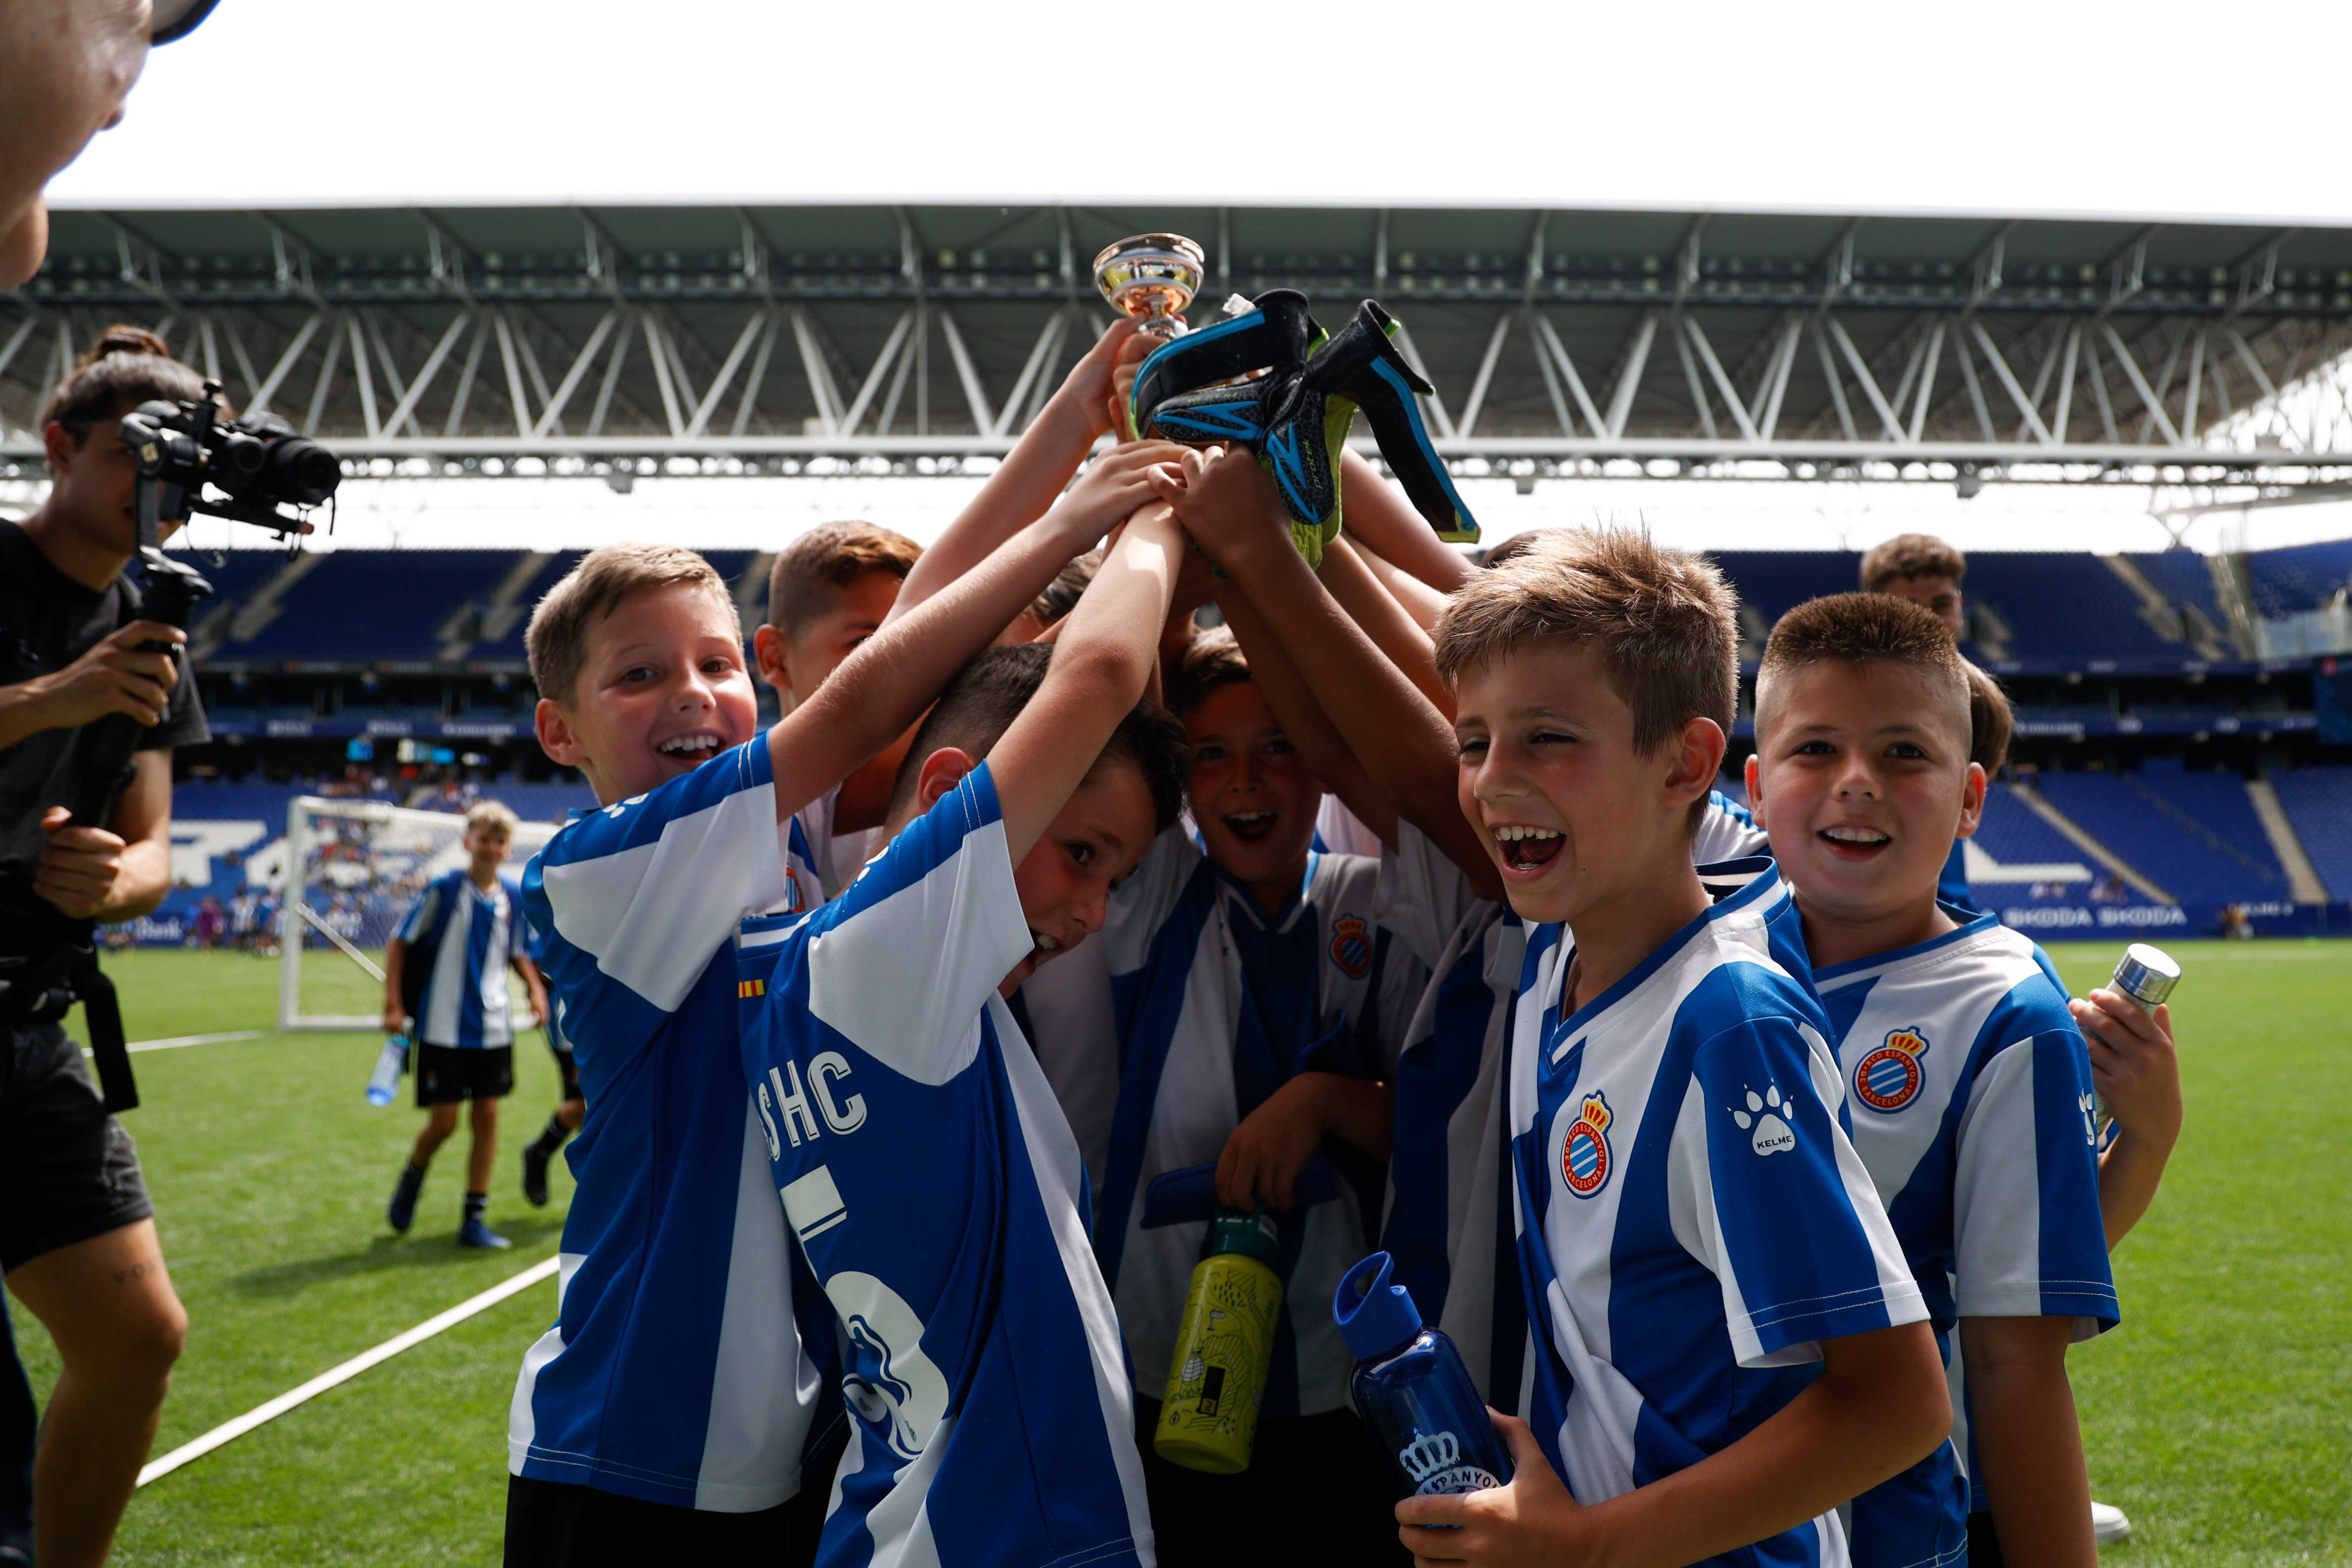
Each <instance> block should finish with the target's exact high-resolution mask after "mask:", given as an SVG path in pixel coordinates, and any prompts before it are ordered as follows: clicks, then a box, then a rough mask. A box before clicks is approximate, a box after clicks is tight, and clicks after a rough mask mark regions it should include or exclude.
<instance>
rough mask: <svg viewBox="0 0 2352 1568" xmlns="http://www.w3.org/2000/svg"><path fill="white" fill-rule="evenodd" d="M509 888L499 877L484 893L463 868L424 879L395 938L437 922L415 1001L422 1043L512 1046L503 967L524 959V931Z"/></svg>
mask: <svg viewBox="0 0 2352 1568" xmlns="http://www.w3.org/2000/svg"><path fill="white" fill-rule="evenodd" d="M514 893H515V889H514V888H513V887H512V885H511V884H509V882H508V881H507V880H506V879H504V878H503V877H501V878H499V879H497V880H496V881H494V882H492V883H491V884H490V889H489V891H488V892H484V891H483V890H482V889H479V888H478V887H476V886H475V885H474V879H473V878H472V877H471V876H470V875H468V874H467V870H466V868H464V867H462V866H461V867H459V868H457V869H456V870H454V871H445V872H443V873H442V874H441V875H440V876H438V877H436V878H434V879H433V880H432V881H430V882H428V883H426V884H425V891H424V892H422V893H420V894H418V895H417V899H416V902H415V903H414V904H412V905H410V906H409V910H408V918H407V919H406V920H404V921H401V922H400V931H399V933H398V934H399V937H400V940H401V941H403V942H410V943H414V942H415V941H416V940H417V939H418V938H419V937H422V936H425V935H426V934H427V933H429V932H430V931H432V930H433V929H434V927H435V925H436V923H437V924H438V925H439V926H440V929H441V945H440V947H439V948H438V949H437V950H436V952H434V954H433V974H432V977H431V978H430V979H428V980H427V981H425V999H424V1001H423V1002H422V1003H420V1004H419V1005H418V1009H417V1010H418V1012H419V1013H420V1014H422V1015H423V1016H420V1017H419V1018H418V1019H417V1020H416V1034H417V1037H418V1038H419V1039H421V1040H422V1041H424V1042H425V1044H426V1045H428V1046H452V1047H457V1049H459V1050H482V1049H486V1048H489V1047H498V1046H511V1045H513V1044H514V1016H513V1014H512V1013H511V1012H510V1011H509V1002H508V999H507V966H508V965H509V963H512V962H513V961H514V960H515V959H518V958H521V957H525V956H527V954H528V952H529V949H528V946H527V942H528V932H527V931H525V929H524V926H523V922H522V921H521V919H520V911H518V910H516V909H515V906H514Z"/></svg>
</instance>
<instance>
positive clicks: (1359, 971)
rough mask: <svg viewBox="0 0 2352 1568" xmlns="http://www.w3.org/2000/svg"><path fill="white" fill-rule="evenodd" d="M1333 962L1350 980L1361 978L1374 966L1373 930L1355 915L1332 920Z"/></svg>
mask: <svg viewBox="0 0 2352 1568" xmlns="http://www.w3.org/2000/svg"><path fill="white" fill-rule="evenodd" d="M1331 962H1332V963H1336V964H1338V965H1339V973H1342V974H1345V975H1346V976H1347V977H1348V978H1349V979H1350V980H1361V979H1362V978H1363V977H1364V976H1365V974H1366V973H1369V972H1370V969H1371V967H1372V932H1371V928H1370V927H1369V926H1367V925H1365V924H1364V922H1363V921H1360V920H1359V919H1358V918H1357V917H1355V916H1354V915H1341V916H1340V917H1339V919H1338V920H1336V921H1332V922H1331Z"/></svg>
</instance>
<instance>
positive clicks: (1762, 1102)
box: [1731, 1083, 1797, 1158]
mask: <svg viewBox="0 0 2352 1568" xmlns="http://www.w3.org/2000/svg"><path fill="white" fill-rule="evenodd" d="M1788 1109H1789V1102H1788V1101H1787V1100H1782V1099H1781V1098H1780V1085H1779V1084H1777V1083H1768V1084H1766V1085H1765V1086H1764V1092H1763V1093H1761V1094H1759V1093H1757V1092H1756V1091H1755V1090H1754V1089H1749V1090H1748V1109H1747V1110H1740V1109H1738V1107H1736V1106H1735V1107H1733V1109H1732V1112H1731V1122H1732V1125H1733V1126H1735V1127H1737V1128H1738V1129H1739V1130H1740V1131H1742V1132H1747V1133H1749V1134H1750V1136H1749V1138H1748V1147H1749V1148H1751V1149H1753V1150H1755V1151H1756V1153H1757V1156H1758V1157H1759V1158H1762V1157H1764V1156H1767V1155H1771V1154H1785V1153H1787V1152H1789V1151H1790V1150H1791V1149H1794V1148H1795V1147H1796V1146H1797V1132H1796V1129H1794V1128H1792V1127H1790V1125H1789V1124H1788V1122H1786V1121H1782V1120H1781V1117H1780V1112H1782V1111H1783V1110H1788Z"/></svg>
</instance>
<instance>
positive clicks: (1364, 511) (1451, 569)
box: [1339, 451, 1472, 595]
mask: <svg viewBox="0 0 2352 1568" xmlns="http://www.w3.org/2000/svg"><path fill="white" fill-rule="evenodd" d="M1339 506H1340V513H1339V515H1340V516H1341V517H1343V518H1345V519H1346V520H1347V529H1348V531H1349V533H1352V534H1354V535H1355V536H1356V537H1357V538H1358V539H1359V540H1361V541H1362V542H1364V543H1366V544H1368V545H1370V547H1371V548H1372V549H1373V550H1375V551H1377V552H1379V553H1380V554H1381V557H1382V558H1383V559H1384V560H1387V561H1389V562H1391V563H1393V564H1394V565H1395V566H1397V567H1398V568H1399V569H1400V570H1402V571H1403V572H1405V573H1408V574H1411V575H1412V576H1414V577H1417V578H1419V579H1420V580H1421V581H1422V582H1423V583H1426V584H1429V585H1430V586H1431V587H1433V588H1434V589H1436V590H1437V591H1438V593H1439V594H1440V595H1446V594H1451V593H1453V592H1454V590H1455V589H1456V588H1459V587H1460V586H1462V584H1465V583H1466V582H1468V581H1469V580H1470V574H1471V571H1472V567H1471V565H1470V563H1468V562H1467V561H1465V560H1464V559H1462V557H1461V556H1460V555H1459V554H1457V553H1456V552H1454V549H1453V548H1452V547H1451V546H1449V545H1448V544H1447V543H1446V542H1445V541H1444V540H1442V539H1440V538H1438V537H1437V535H1436V534H1435V533H1433V532H1432V531H1431V530H1430V526H1429V522H1428V520H1427V519H1425V518H1423V516H1422V515H1421V513H1419V512H1417V511H1415V510H1412V502H1410V501H1408V500H1405V499H1404V492H1403V491H1402V490H1400V489H1397V488H1396V486H1394V485H1392V484H1391V483H1389V482H1388V481H1387V480H1386V479H1382V478H1381V471H1380V470H1379V469H1378V468H1374V467H1372V465H1371V463H1370V461H1369V460H1368V459H1366V458H1362V457H1360V456H1359V455H1358V454H1356V453H1354V452H1352V451H1351V452H1349V453H1348V454H1347V455H1346V456H1344V457H1342V458H1340V459H1339Z"/></svg>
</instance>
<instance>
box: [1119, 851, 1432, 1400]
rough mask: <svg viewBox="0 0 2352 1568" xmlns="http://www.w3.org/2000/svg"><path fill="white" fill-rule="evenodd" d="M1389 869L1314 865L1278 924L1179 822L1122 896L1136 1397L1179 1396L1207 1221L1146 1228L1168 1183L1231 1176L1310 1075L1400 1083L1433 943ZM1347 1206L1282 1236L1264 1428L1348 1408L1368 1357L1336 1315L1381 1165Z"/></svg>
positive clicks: (1122, 1178) (1125, 1133)
mask: <svg viewBox="0 0 2352 1568" xmlns="http://www.w3.org/2000/svg"><path fill="white" fill-rule="evenodd" d="M1393 869H1394V866H1393V862H1391V861H1390V860H1388V859H1387V858H1383V859H1381V860H1369V859H1366V858H1363V857H1361V856H1356V855H1325V854H1318V853H1312V852H1310V853H1309V854H1308V856H1307V870H1306V874H1305V875H1304V877H1303V878H1302V879H1301V880H1300V885H1299V889H1298V891H1297V895H1296V897H1295V898H1294V899H1293V900H1292V901H1291V902H1290V904H1289V906H1288V907H1287V908H1286V909H1285V910H1282V911H1280V912H1279V913H1278V914H1276V915H1275V916H1273V917H1271V918H1269V917H1268V916H1267V914H1266V912H1265V910H1264V909H1263V908H1261V907H1260V905H1259V904H1258V902H1257V900H1256V899H1255V897H1254V896H1253V895H1252V894H1251V893H1250V892H1249V891H1248V890H1247V889H1244V888H1243V887H1241V886H1240V885H1239V884H1238V883H1236V882H1234V881H1233V880H1232V879H1230V878H1228V877H1226V876H1225V875H1224V873H1223V872H1222V871H1220V870H1219V869H1218V868H1216V866H1215V865H1214V864H1213V862H1211V861H1210V860H1209V858H1207V857H1206V856H1205V855H1204V854H1202V850H1201V847H1200V846H1199V845H1197V844H1196V843H1194V842H1193V840H1192V837H1190V836H1189V835H1187V834H1186V833H1185V832H1184V831H1183V829H1182V827H1181V825H1179V826H1174V827H1171V828H1170V829H1169V830H1168V831H1166V832H1165V833H1162V834H1161V835H1160V837H1159V838H1158V839H1157V840H1155V841H1154V842H1153V844H1152V846H1151V848H1150V850H1149V851H1148V852H1147V853H1146V854H1145V856H1144V858H1143V862H1142V864H1141V865H1140V866H1139V867H1138V868H1136V871H1135V874H1134V875H1133V876H1132V877H1130V878H1129V879H1128V881H1127V883H1126V884H1125V886H1123V887H1122V888H1120V889H1119V890H1118V893H1117V894H1115V895H1114V896H1113V897H1112V900H1111V905H1110V910H1109V913H1108V921H1107V923H1106V924H1105V926H1104V928H1103V932H1102V937H1101V939H1100V940H1101V941H1102V942H1103V950H1104V953H1105V955H1106V957H1107V958H1108V961H1109V967H1110V983H1111V996H1112V1003H1113V1014H1114V1017H1113V1021H1112V1023H1113V1030H1114V1033H1113V1035H1112V1037H1111V1041H1110V1042H1107V1043H1106V1044H1107V1048H1108V1050H1110V1051H1111V1052H1113V1053H1114V1059H1116V1060H1117V1061H1118V1063H1119V1064H1120V1067H1119V1084H1118V1103H1117V1108H1116V1110H1115V1111H1114V1113H1113V1116H1112V1121H1111V1127H1110V1136H1109V1145H1108V1152H1107V1155H1106V1157H1105V1162H1104V1175H1103V1185H1102V1218H1101V1222H1100V1223H1099V1224H1097V1226H1096V1227H1095V1250H1096V1254H1097V1256H1098V1257H1099V1258H1101V1259H1102V1268H1103V1275H1104V1277H1105V1278H1106V1279H1108V1280H1109V1281H1110V1285H1111V1292H1112V1295H1113V1297H1114V1298H1115V1299H1116V1300H1117V1301H1118V1318H1119V1325H1120V1327H1121V1328H1123V1329H1124V1330H1125V1331H1126V1332H1127V1342H1128V1347H1129V1350H1130V1351H1131V1352H1133V1353H1134V1357H1135V1378H1136V1386H1137V1388H1138V1389H1139V1391H1140V1392H1141V1393H1142V1394H1144V1395H1146V1396H1147V1397H1150V1398H1153V1399H1157V1398H1158V1397H1159V1396H1160V1394H1161V1393H1162V1392H1163V1391H1164V1390H1165V1388H1166V1384H1167V1377H1168V1369H1169V1363H1170V1360H1171V1357H1172V1356H1173V1355H1174V1353H1175V1350H1176V1331H1177V1328H1178V1325H1179V1323H1180V1321H1181V1318H1182V1316H1183V1310H1184V1298H1185V1294H1186V1291H1187V1290H1188V1289H1189V1288H1190V1285H1191V1282H1192V1269H1193V1268H1194V1266H1195V1265H1197V1264H1198V1263H1199V1262H1200V1260H1201V1254H1202V1247H1203V1245H1204V1244H1205V1242H1206V1238H1207V1234H1208V1228H1209V1227H1208V1222H1207V1221H1205V1220H1200V1221H1192V1222H1189V1223H1186V1224H1181V1225H1171V1226H1161V1227H1160V1228H1158V1229H1154V1230H1145V1229H1144V1228H1143V1227H1142V1223H1141V1222H1142V1217H1143V1199H1144V1194H1145V1192H1146V1190H1147V1189H1148V1188H1149V1187H1150V1184H1151V1182H1152V1180H1153V1178H1155V1177H1157V1176H1160V1175H1162V1174H1164V1173H1167V1172H1170V1171H1176V1170H1181V1169H1184V1168H1185V1167H1187V1166H1192V1165H1200V1164H1210V1163H1215V1161H1216V1160H1217V1158H1218V1156H1219V1155H1221V1154H1222V1153H1223V1152H1224V1147H1225V1142H1226V1140H1227V1139H1228V1138H1230V1137H1231V1136H1232V1135H1233V1131H1234V1128H1236V1127H1238V1126H1239V1125H1241V1122H1242V1121H1243V1119H1244V1117H1246V1116H1248V1115H1249V1113H1250V1112H1251V1111H1253V1110H1256V1109H1257V1108H1258V1106H1259V1105H1261V1104H1263V1103H1264V1102H1265V1099H1266V1098H1267V1096H1269V1095H1271V1094H1272V1093H1273V1092H1274V1091H1275V1090H1276V1089H1279V1088H1281V1087H1282V1085H1284V1084H1285V1083H1286V1082H1288V1081H1289V1080H1290V1079H1291V1078H1293V1077H1294V1076H1295V1075H1297V1074H1298V1073H1300V1072H1305V1071H1327V1072H1340V1073H1346V1074H1349V1075H1350V1076H1352V1077H1357V1078H1365V1079H1385V1078H1387V1077H1388V1076H1389V1072H1390V1069H1391V1065H1392V1063H1393V1061H1394V1059H1395V1052H1396V1047H1397V1044H1398V1043H1399V1042H1400V1041H1401V1040H1402V1038H1403V1037H1404V1036H1403V1031H1404V1025H1405V1022H1406V1020H1407V1018H1408V1017H1409V1016H1411V1014H1412V1005H1413V1003H1414V1002H1415V1001H1416V1000H1418V998H1419V997H1420V994H1421V992H1422V989H1423V985H1424V984H1426V983H1427V980H1428V976H1429V963H1430V960H1431V959H1433V958H1434V957H1435V956H1436V946H1437V944H1436V942H1434V941H1433V940H1432V941H1424V940H1423V936H1422V934H1421V933H1422V931H1423V928H1424V927H1429V926H1433V924H1434V923H1435V922H1433V921H1429V920H1427V919H1426V918H1425V916H1426V911H1425V910H1423V909H1421V908H1419V907H1418V906H1417V905H1416V903H1415V901H1414V900H1413V899H1412V898H1411V897H1410V896H1409V895H1408V893H1407V890H1406V889H1403V888H1402V886H1401V885H1400V884H1398V883H1397V881H1396V880H1395V879H1394V877H1393V876H1392V875H1391V873H1392V871H1393ZM1341 1163H1342V1166H1343V1170H1342V1173H1343V1174H1345V1175H1347V1176H1349V1177H1350V1178H1353V1179H1349V1180H1343V1181H1341V1182H1340V1184H1339V1188H1340V1191H1339V1197H1338V1198H1337V1199H1335V1200H1333V1201H1331V1202H1328V1203H1324V1204H1319V1205H1315V1206H1313V1207H1311V1208H1307V1209H1305V1210H1303V1211H1301V1212H1300V1213H1299V1214H1297V1215H1294V1216H1292V1217H1291V1219H1290V1220H1289V1221H1288V1223H1286V1225H1285V1226H1283V1236H1282V1256H1281V1258H1280V1260H1279V1262H1278V1263H1277V1265H1276V1272H1277V1273H1279V1274H1281V1275H1282V1276H1283V1279H1284V1280H1285V1289H1284V1291H1283V1306H1282V1317H1281V1320H1280V1321H1278V1322H1277V1323H1276V1330H1275V1348H1274V1357H1273V1361H1272V1363H1271V1365H1270V1367H1269V1369H1268V1372H1267V1375H1266V1386H1265V1404H1264V1405H1263V1406H1262V1409H1263V1413H1264V1414H1265V1415H1269V1416H1276V1417H1281V1416H1292V1415H1319V1414H1321V1413H1323V1412H1325V1411H1328V1410H1340V1409H1345V1408H1347V1407H1348V1405H1349V1393H1348V1380H1349V1375H1350V1374H1351V1373H1352V1372H1353V1371H1354V1368H1355V1358H1354V1357H1353V1356H1351V1355H1350V1354H1349V1352H1348V1347H1347V1345H1346V1343H1345V1342H1344V1341H1342V1340H1341V1338H1340V1336H1339V1327H1338V1325H1337V1324H1335V1323H1334V1322H1333V1321H1332V1319H1331V1296H1332V1293H1333V1292H1334V1291H1336V1290H1337V1289H1339V1281H1340V1279H1342V1278H1344V1277H1345V1276H1346V1274H1347V1271H1348V1270H1349V1268H1352V1267H1353V1266H1354V1265H1355V1264H1356V1263H1357V1262H1358V1261H1359V1260H1360V1259H1361V1258H1363V1256H1364V1254H1365V1253H1367V1252H1368V1251H1370V1250H1371V1247H1370V1236H1371V1232H1372V1229H1373V1226H1374V1215H1373V1213H1372V1211H1373V1210H1374V1209H1375V1208H1376V1207H1377V1205H1379V1202H1380V1174H1379V1170H1378V1166H1377V1164H1376V1163H1374V1162H1372V1161H1370V1160H1369V1159H1367V1160H1365V1161H1363V1162H1361V1166H1360V1169H1347V1168H1345V1166H1346V1163H1345V1162H1344V1161H1342V1162H1341Z"/></svg>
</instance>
